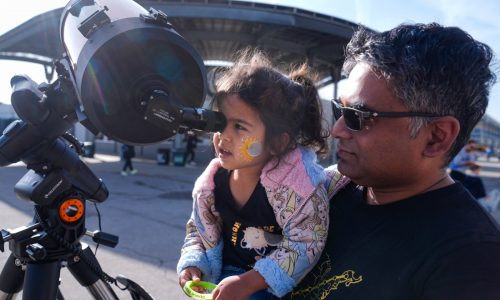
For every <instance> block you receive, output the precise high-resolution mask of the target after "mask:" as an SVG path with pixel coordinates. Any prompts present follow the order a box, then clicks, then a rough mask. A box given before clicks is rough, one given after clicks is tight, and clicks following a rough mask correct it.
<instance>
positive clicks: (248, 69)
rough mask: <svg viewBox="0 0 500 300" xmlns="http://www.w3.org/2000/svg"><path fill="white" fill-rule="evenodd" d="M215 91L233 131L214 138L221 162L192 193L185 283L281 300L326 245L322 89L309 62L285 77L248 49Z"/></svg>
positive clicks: (226, 294)
mask: <svg viewBox="0 0 500 300" xmlns="http://www.w3.org/2000/svg"><path fill="white" fill-rule="evenodd" d="M216 85H217V93H216V95H215V101H216V104H217V107H218V108H219V109H220V110H221V112H222V113H223V114H224V116H225V117H226V119H227V126H226V128H225V129H224V130H223V131H222V132H218V133H215V134H214V137H213V145H214V147H215V151H216V155H217V158H215V159H213V160H212V161H211V162H210V164H209V166H208V167H207V168H206V170H205V171H204V172H203V174H202V175H201V176H200V177H199V178H198V180H197V181H196V183H195V186H194V189H193V198H194V204H193V212H192V214H191V218H190V219H189V221H188V223H187V235H186V238H185V241H184V245H183V247H182V251H181V258H180V260H179V262H178V265H177V272H178V273H179V284H180V285H181V286H184V285H185V284H186V282H187V281H190V280H195V281H196V280H200V279H201V280H206V281H213V282H216V283H219V284H218V287H217V288H216V289H215V290H214V294H213V297H214V298H213V299H214V300H220V299H231V300H240V299H252V300H254V299H274V298H275V297H274V296H278V297H279V296H283V295H284V294H286V293H287V292H289V291H291V290H292V288H293V287H294V286H295V285H296V284H297V283H298V282H299V281H300V280H301V279H302V278H303V277H304V275H305V274H306V273H307V272H308V271H309V270H310V269H311V268H312V267H313V266H314V264H315V263H316V261H317V259H318V257H319V255H320V254H321V251H322V250H323V246H324V244H325V238H326V236H325V233H326V229H327V226H328V225H327V224H328V219H327V212H328V206H327V202H328V200H327V198H326V196H327V195H326V188H325V186H324V181H325V177H324V172H323V168H322V167H321V166H320V165H318V164H317V163H316V153H317V152H322V151H323V150H325V149H326V147H327V146H326V145H327V144H326V138H327V137H328V131H325V130H324V129H322V125H321V122H322V118H321V108H320V103H319V96H318V92H317V90H316V88H315V86H314V81H313V80H312V79H311V77H310V74H309V71H308V69H307V68H306V67H305V66H303V67H302V68H299V69H296V70H294V71H292V72H291V73H290V75H288V76H285V75H283V74H282V73H281V72H279V71H277V70H276V69H273V68H272V67H271V63H270V61H269V60H268V59H267V58H266V57H265V56H264V55H263V54H262V53H260V52H255V53H253V52H248V53H244V54H243V55H242V57H241V58H240V59H239V60H238V61H237V62H236V63H235V64H234V66H233V67H232V68H230V69H229V70H227V71H226V72H225V73H224V74H223V75H222V77H221V78H220V79H219V80H218V81H217V84H216ZM337 175H338V176H337V177H336V179H337V181H336V183H339V185H340V184H341V181H340V180H341V176H340V174H337ZM266 289H267V290H266ZM273 294H274V296H273Z"/></svg>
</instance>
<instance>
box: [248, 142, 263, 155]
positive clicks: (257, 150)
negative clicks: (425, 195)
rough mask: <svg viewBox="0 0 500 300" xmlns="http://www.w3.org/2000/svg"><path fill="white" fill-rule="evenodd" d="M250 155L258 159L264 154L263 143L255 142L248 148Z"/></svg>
mask: <svg viewBox="0 0 500 300" xmlns="http://www.w3.org/2000/svg"><path fill="white" fill-rule="evenodd" d="M248 154H249V155H250V156H252V157H257V156H259V155H261V154H262V143H260V142H253V143H252V144H250V145H249V146H248Z"/></svg>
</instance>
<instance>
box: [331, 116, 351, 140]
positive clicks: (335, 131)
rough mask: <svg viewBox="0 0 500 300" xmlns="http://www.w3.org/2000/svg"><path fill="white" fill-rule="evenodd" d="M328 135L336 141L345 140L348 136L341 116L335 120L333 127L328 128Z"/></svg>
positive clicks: (347, 130) (348, 133)
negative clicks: (336, 139)
mask: <svg viewBox="0 0 500 300" xmlns="http://www.w3.org/2000/svg"><path fill="white" fill-rule="evenodd" d="M330 134H331V135H332V137H333V138H338V139H341V138H347V137H348V136H349V135H350V132H349V129H347V126H346V124H345V121H344V117H343V116H342V117H340V118H339V119H338V120H336V121H335V123H333V125H332V126H331V127H330Z"/></svg>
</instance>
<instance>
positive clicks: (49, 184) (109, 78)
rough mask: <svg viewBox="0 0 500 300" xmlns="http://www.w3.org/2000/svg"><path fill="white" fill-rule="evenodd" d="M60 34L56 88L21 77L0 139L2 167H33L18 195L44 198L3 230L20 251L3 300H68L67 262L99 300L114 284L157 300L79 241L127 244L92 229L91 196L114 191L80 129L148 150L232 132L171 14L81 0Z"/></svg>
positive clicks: (127, 1) (0, 288)
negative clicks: (211, 106) (104, 266)
mask: <svg viewBox="0 0 500 300" xmlns="http://www.w3.org/2000/svg"><path fill="white" fill-rule="evenodd" d="M60 38H61V41H62V44H63V48H64V53H62V55H61V58H60V59H58V60H56V61H55V68H56V72H57V74H58V77H57V79H56V80H55V81H54V82H53V83H51V84H46V83H42V84H37V83H36V82H34V81H33V80H31V79H30V78H29V77H28V76H25V75H16V76H14V77H13V78H12V80H11V86H12V97H11V100H12V105H13V107H14V109H15V111H16V113H17V115H18V116H19V120H16V121H14V122H13V123H11V124H10V125H9V126H8V127H7V128H6V129H5V130H4V132H3V134H2V135H1V136H0V166H6V165H9V164H12V163H16V162H18V161H22V162H24V163H25V164H26V166H27V168H28V172H27V173H26V174H25V175H24V176H23V177H22V178H21V180H20V181H19V182H17V183H16V185H15V187H14V191H15V192H16V195H17V196H18V198H20V199H24V200H27V201H31V202H32V203H33V205H34V211H35V215H34V218H33V222H32V223H30V224H29V225H28V226H23V227H20V228H17V229H14V230H11V231H8V230H1V239H0V250H1V251H3V250H4V243H5V242H8V243H9V248H10V250H11V252H12V253H11V257H9V259H8V261H7V263H6V265H5V266H4V269H3V270H2V272H1V274H0V299H11V298H12V297H14V296H15V295H16V294H17V293H18V292H19V291H20V290H21V289H24V291H23V299H26V300H31V299H56V298H58V299H59V298H60V292H59V291H58V288H57V285H58V279H59V272H60V268H61V265H62V263H61V262H63V261H66V262H67V265H68V268H69V269H70V271H71V272H72V274H73V275H74V276H75V277H76V279H77V280H78V281H79V282H80V283H81V284H82V285H83V286H85V287H87V288H88V289H89V291H90V293H91V294H92V295H93V296H94V298H95V299H116V298H117V297H116V295H115V294H114V292H113V291H112V289H111V286H110V284H111V283H115V284H116V283H117V282H120V283H122V285H123V286H125V287H126V288H127V289H128V290H129V291H130V293H131V295H132V297H133V299H152V298H151V297H150V296H149V294H147V292H145V291H144V290H143V289H142V288H141V287H140V286H139V285H138V284H136V283H135V282H133V281H131V280H130V279H128V278H125V277H118V278H112V277H110V276H109V275H107V274H106V273H104V272H103V271H102V270H101V268H100V266H99V264H98V262H97V260H96V258H95V257H94V255H93V253H92V252H91V251H90V250H89V248H88V247H87V246H86V245H84V244H82V243H80V238H81V237H82V236H83V235H89V236H91V237H92V239H93V240H94V241H96V242H97V243H100V244H103V245H107V246H110V247H114V246H116V244H117V243H118V237H117V236H113V235H111V234H108V233H103V232H99V231H95V232H89V231H88V230H87V229H86V227H85V212H86V202H87V200H88V201H92V202H94V203H100V202H103V201H105V200H106V199H107V197H108V190H107V188H106V186H105V184H104V183H103V182H102V180H101V179H99V178H98V177H97V176H96V175H95V174H94V173H93V172H92V171H91V170H90V169H89V168H88V167H87V166H86V164H85V163H84V162H82V161H81V160H80V157H79V154H81V153H82V147H81V143H80V142H79V141H78V140H77V139H76V138H75V137H73V136H72V135H71V134H70V133H69V131H70V130H71V128H72V127H73V126H74V125H75V124H76V123H78V122H79V123H81V124H82V125H84V126H85V127H86V128H87V129H89V130H90V131H91V132H93V133H94V134H97V133H99V132H102V133H103V134H105V135H106V136H108V137H110V138H111V139H113V140H116V141H119V142H121V143H126V144H132V145H146V144H153V143H157V142H160V141H162V140H165V139H167V138H169V137H171V136H173V135H175V134H176V133H178V132H180V131H184V130H197V131H206V132H211V131H221V130H223V129H224V127H225V126H226V120H225V118H224V116H223V115H222V114H221V113H219V112H215V111H211V110H208V109H204V108H202V105H203V102H204V100H205V95H206V87H207V83H206V72H205V67H204V64H203V60H202V59H201V57H200V56H199V54H198V53H197V52H196V50H195V49H194V48H193V47H192V46H191V45H190V44H189V43H188V42H186V40H184V38H183V37H182V36H181V35H180V34H179V33H177V32H176V31H175V29H174V28H173V26H172V24H170V23H169V21H168V17H167V15H166V14H165V13H163V12H161V11H158V10H155V9H153V8H151V9H150V10H149V11H147V10H145V9H144V8H142V7H141V6H140V5H138V4H137V3H135V2H134V1H132V0H120V1H116V0H71V1H70V2H69V3H68V4H67V5H66V7H65V8H64V10H63V12H62V15H61V21H60ZM75 262H79V263H75ZM61 299H62V298H61Z"/></svg>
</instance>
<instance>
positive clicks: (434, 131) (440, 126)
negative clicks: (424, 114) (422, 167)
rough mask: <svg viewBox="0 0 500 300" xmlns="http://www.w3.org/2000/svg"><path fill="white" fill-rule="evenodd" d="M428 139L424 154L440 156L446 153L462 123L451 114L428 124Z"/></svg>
mask: <svg viewBox="0 0 500 300" xmlns="http://www.w3.org/2000/svg"><path fill="white" fill-rule="evenodd" d="M427 130H428V140H427V145H426V147H425V149H424V156H427V157H439V156H442V155H446V154H447V153H448V152H449V151H450V148H451V146H452V145H453V143H454V142H455V139H456V138H457V136H458V132H459V131H460V123H459V122H458V120H457V119H455V118H454V117H451V116H445V117H441V118H439V119H437V120H435V121H432V122H431V123H430V124H429V125H428V128H427Z"/></svg>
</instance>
